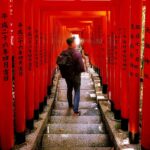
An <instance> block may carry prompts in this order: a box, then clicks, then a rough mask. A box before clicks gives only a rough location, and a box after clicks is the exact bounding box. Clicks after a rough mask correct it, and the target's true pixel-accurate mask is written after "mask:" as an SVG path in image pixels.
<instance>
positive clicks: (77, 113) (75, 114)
mask: <svg viewBox="0 0 150 150" xmlns="http://www.w3.org/2000/svg"><path fill="white" fill-rule="evenodd" d="M80 115H81V113H80V112H79V111H78V112H74V114H73V116H80Z"/></svg>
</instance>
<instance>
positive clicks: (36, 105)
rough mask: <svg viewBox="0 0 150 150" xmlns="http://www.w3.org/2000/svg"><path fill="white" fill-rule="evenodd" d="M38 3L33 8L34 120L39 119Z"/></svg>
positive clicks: (35, 2)
mask: <svg viewBox="0 0 150 150" xmlns="http://www.w3.org/2000/svg"><path fill="white" fill-rule="evenodd" d="M38 3H39V2H38V1H37V0H35V1H34V8H33V51H34V119H36V120H38V119H39V103H40V88H39V87H40V78H39V77H40V76H39V75H40V66H39V46H40V11H39V6H38Z"/></svg>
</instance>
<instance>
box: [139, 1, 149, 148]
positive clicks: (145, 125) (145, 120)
mask: <svg viewBox="0 0 150 150" xmlns="http://www.w3.org/2000/svg"><path fill="white" fill-rule="evenodd" d="M145 31H146V34H145V50H144V88H143V90H144V93H143V109H142V136H141V138H142V139H141V145H142V148H143V149H144V150H148V149H150V140H149V137H150V130H149V127H150V115H149V114H150V108H149V106H150V93H149V89H150V1H146V28H145Z"/></svg>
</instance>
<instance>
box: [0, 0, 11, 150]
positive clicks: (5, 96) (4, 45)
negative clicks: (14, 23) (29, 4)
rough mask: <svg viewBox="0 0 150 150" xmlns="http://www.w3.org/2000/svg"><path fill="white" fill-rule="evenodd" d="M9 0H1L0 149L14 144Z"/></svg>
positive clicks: (5, 148) (3, 149)
mask: <svg viewBox="0 0 150 150" xmlns="http://www.w3.org/2000/svg"><path fill="white" fill-rule="evenodd" d="M9 5H10V3H9V1H5V0H1V1H0V107H1V108H0V118H1V121H0V149H2V150H8V149H12V148H13V145H14V128H13V109H12V105H13V104H12V49H11V44H10V12H9V8H10V7H9Z"/></svg>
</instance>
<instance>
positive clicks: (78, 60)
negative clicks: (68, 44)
mask: <svg viewBox="0 0 150 150" xmlns="http://www.w3.org/2000/svg"><path fill="white" fill-rule="evenodd" d="M68 51H71V53H72V57H73V60H74V64H75V68H74V69H75V73H76V74H80V73H81V72H84V71H85V68H84V64H83V60H82V55H81V53H80V52H79V51H78V50H76V49H70V48H69V49H68Z"/></svg>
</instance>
